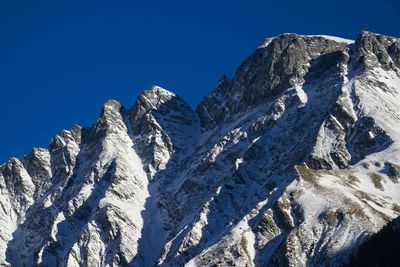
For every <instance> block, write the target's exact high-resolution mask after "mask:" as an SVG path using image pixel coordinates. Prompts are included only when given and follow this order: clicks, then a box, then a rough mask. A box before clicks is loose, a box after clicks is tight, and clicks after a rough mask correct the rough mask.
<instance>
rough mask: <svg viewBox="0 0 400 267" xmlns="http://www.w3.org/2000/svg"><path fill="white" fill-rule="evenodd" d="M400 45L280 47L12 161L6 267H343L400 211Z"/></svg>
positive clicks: (334, 41)
mask: <svg viewBox="0 0 400 267" xmlns="http://www.w3.org/2000/svg"><path fill="white" fill-rule="evenodd" d="M399 93H400V40H399V39H396V38H392V37H387V36H382V35H377V34H372V33H369V32H363V33H361V34H360V36H359V37H358V38H357V40H355V41H351V40H345V39H341V38H337V37H329V36H301V35H296V34H283V35H280V36H278V37H274V38H269V39H267V40H266V41H265V43H263V44H262V45H260V46H259V47H258V48H257V50H256V51H255V52H254V53H253V54H252V55H251V56H250V57H249V58H248V59H246V60H245V61H244V62H243V63H242V64H241V65H240V66H239V68H238V69H237V71H236V73H235V75H234V77H233V78H232V79H230V78H228V77H225V76H224V77H222V79H221V80H220V82H219V83H218V85H217V86H216V88H214V89H213V90H212V91H211V92H210V94H209V95H208V96H206V97H205V98H204V99H203V100H202V102H201V103H200V104H199V106H198V107H197V108H196V110H195V111H193V110H192V108H191V107H190V106H189V105H188V104H186V103H185V102H184V100H182V99H181V98H179V97H178V96H176V95H175V94H173V93H171V92H169V91H167V90H165V89H163V88H160V87H158V86H155V87H153V88H152V89H150V90H146V91H144V92H143V93H142V94H141V95H140V96H139V97H138V99H137V101H136V103H135V104H134V105H133V107H132V108H128V109H126V108H124V107H122V106H121V105H120V104H119V103H118V102H116V101H114V100H110V101H108V102H107V103H106V104H105V105H104V107H103V110H102V113H101V115H100V117H99V118H98V120H97V121H96V123H95V124H94V125H93V126H92V127H89V128H82V127H80V126H74V127H73V128H72V129H71V130H68V131H63V132H62V133H61V134H60V135H57V136H55V137H54V138H53V139H52V140H51V142H50V144H49V146H48V148H45V149H44V148H40V149H39V148H35V149H33V150H32V152H31V153H30V154H28V155H26V156H24V157H22V158H21V159H16V158H13V159H10V160H9V161H8V162H7V163H5V164H4V165H2V166H0V207H1V208H0V221H1V224H2V225H3V227H2V228H1V229H0V239H1V240H0V263H1V264H3V265H12V266H36V265H40V266H154V265H157V266H158V265H160V266H182V265H186V266H276V265H279V266H306V265H307V266H332V265H333V266H335V265H340V264H343V263H346V262H347V260H348V259H349V257H350V255H352V253H354V251H355V250H356V249H357V248H358V247H359V246H360V245H361V244H362V243H363V242H365V240H368V236H370V235H371V234H373V233H375V232H377V231H378V230H380V229H381V228H382V227H383V226H384V225H385V224H387V223H388V222H389V221H390V220H392V219H394V218H396V217H397V216H399V215H400V185H399V178H400V160H399V159H400V152H399V151H400V150H399V149H400V134H399V132H398V129H399V127H400V94H399Z"/></svg>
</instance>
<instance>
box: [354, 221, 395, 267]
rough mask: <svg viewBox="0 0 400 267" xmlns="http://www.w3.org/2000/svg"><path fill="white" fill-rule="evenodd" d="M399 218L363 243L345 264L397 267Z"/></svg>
mask: <svg viewBox="0 0 400 267" xmlns="http://www.w3.org/2000/svg"><path fill="white" fill-rule="evenodd" d="M399 240H400V217H398V218H396V219H395V220H393V221H391V222H390V223H389V224H388V225H386V226H385V227H384V228H382V229H381V230H380V231H379V232H378V233H376V234H374V235H372V236H371V237H370V238H369V239H368V240H367V241H365V242H364V243H363V244H362V245H361V246H360V247H359V248H358V250H357V251H356V253H354V255H353V256H352V257H351V258H350V261H349V262H348V263H347V264H346V266H349V267H358V266H360V267H361V266H362V267H369V266H371V267H373V266H393V267H395V266H398V258H399V253H400V248H399V246H398V242H399Z"/></svg>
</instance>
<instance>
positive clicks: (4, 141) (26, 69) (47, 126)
mask: <svg viewBox="0 0 400 267" xmlns="http://www.w3.org/2000/svg"><path fill="white" fill-rule="evenodd" d="M399 10H400V4H399V3H398V0H380V1H369V0H366V1H361V0H355V1H351V0H347V1H343V0H335V1H333V0H332V1H330V0H326V1H321V0H319V1H316V0H315V1H257V0H242V1H238V0H213V1H208V0H203V1H173V0H171V1H165V0H162V1H133V0H132V1H122V0H117V1H66V0H65V1H61V0H60V1H54V0H40V1H18V0H1V2H0V92H1V105H0V125H1V129H0V162H4V161H6V160H7V159H8V158H9V157H11V156H17V157H20V156H22V155H23V154H26V153H28V152H29V151H30V149H31V148H32V147H46V146H47V143H48V141H49V140H50V138H51V137H52V136H54V135H55V134H57V133H59V132H60V131H61V130H62V129H68V128H70V127H71V126H72V125H73V124H74V123H77V124H80V125H83V126H90V125H91V124H93V123H94V122H95V120H96V118H97V116H98V115H99V113H100V110H101V107H102V105H103V103H104V102H105V101H106V100H108V99H111V98H112V99H116V100H118V101H120V102H121V103H122V104H123V105H124V106H126V107H130V106H132V105H133V103H134V101H135V99H136V97H137V95H138V94H139V93H140V91H142V90H143V89H148V88H149V87H151V85H153V84H157V85H160V86H163V87H165V88H166V89H169V90H170V91H173V92H175V93H177V94H178V95H180V96H181V97H182V98H184V99H185V100H186V101H187V102H188V103H189V104H191V105H192V106H193V107H195V106H196V105H197V104H198V103H199V102H200V100H201V98H202V97H203V96H205V95H206V94H207V93H208V92H209V91H210V90H211V89H212V88H213V87H214V85H215V84H216V83H217V81H218V79H219V77H220V76H221V75H222V74H227V75H228V76H232V74H233V72H234V70H235V68H236V67H237V66H238V65H239V64H240V63H241V61H242V60H244V59H245V58H246V57H247V56H248V55H250V53H251V52H252V51H254V50H255V48H256V47H257V45H258V44H260V43H261V42H262V41H263V40H264V38H266V37H268V36H275V35H278V34H280V33H283V32H296V33H300V34H329V35H337V36H342V37H346V38H351V39H354V38H355V37H356V36H357V34H358V33H359V32H360V31H361V30H363V29H366V30H369V31H373V32H380V33H383V34H387V35H393V36H400V27H399V26H400V23H399Z"/></svg>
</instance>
